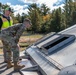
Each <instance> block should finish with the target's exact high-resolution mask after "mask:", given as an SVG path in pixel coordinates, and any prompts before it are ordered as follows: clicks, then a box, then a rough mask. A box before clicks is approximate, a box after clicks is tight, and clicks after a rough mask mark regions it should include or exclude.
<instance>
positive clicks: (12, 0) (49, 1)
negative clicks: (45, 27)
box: [0, 0, 65, 15]
mask: <svg viewBox="0 0 76 75" xmlns="http://www.w3.org/2000/svg"><path fill="white" fill-rule="evenodd" d="M0 2H1V3H2V4H8V5H10V7H11V8H12V9H14V15H16V14H18V13H19V14H22V13H25V14H27V12H28V9H27V7H28V5H30V4H32V3H36V4H37V5H38V6H41V4H43V3H44V4H46V6H47V7H49V8H50V11H51V10H53V9H56V8H58V7H63V5H64V2H65V0H0Z"/></svg>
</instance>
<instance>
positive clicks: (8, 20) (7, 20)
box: [0, 7, 13, 62]
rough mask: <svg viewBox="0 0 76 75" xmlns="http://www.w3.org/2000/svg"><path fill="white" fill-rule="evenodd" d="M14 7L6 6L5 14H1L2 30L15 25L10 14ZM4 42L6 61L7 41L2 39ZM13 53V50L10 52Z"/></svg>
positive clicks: (0, 25)
mask: <svg viewBox="0 0 76 75" xmlns="http://www.w3.org/2000/svg"><path fill="white" fill-rule="evenodd" d="M11 12H12V9H11V8H9V7H7V8H5V11H4V14H2V15H1V16H0V30H2V29H5V28H8V27H10V26H12V25H13V20H12V17H11V16H10V14H11ZM2 43H3V54H4V62H7V61H6V49H7V48H6V42H5V41H3V40H2ZM9 53H10V55H11V51H10V52H9Z"/></svg>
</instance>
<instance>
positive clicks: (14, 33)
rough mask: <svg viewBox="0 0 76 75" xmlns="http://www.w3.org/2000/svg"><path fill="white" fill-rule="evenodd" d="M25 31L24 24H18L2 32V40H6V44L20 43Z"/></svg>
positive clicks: (0, 33) (0, 35)
mask: <svg viewBox="0 0 76 75" xmlns="http://www.w3.org/2000/svg"><path fill="white" fill-rule="evenodd" d="M24 30H25V25H24V24H22V23H21V24H16V25H13V26H11V27H8V28H6V29H3V30H1V32H0V39H1V40H5V41H6V42H13V41H14V42H15V43H18V41H19V38H20V36H21V35H22V33H23V31H24Z"/></svg>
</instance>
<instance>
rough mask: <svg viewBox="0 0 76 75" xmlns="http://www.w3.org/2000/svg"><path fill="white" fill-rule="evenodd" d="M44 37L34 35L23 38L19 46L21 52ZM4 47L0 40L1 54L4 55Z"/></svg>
mask: <svg viewBox="0 0 76 75" xmlns="http://www.w3.org/2000/svg"><path fill="white" fill-rule="evenodd" d="M42 36H43V35H40V34H34V35H25V36H21V37H20V40H19V45H20V51H23V50H25V49H26V47H28V46H29V45H31V44H32V43H34V42H36V41H37V40H38V39H40V38H41V37H42ZM2 47H3V45H2V42H1V40H0V54H3V48H2Z"/></svg>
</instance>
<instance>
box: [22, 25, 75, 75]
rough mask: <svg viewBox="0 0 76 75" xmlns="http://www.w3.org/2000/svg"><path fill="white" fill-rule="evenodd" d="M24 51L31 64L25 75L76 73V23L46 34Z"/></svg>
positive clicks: (71, 74)
mask: <svg viewBox="0 0 76 75" xmlns="http://www.w3.org/2000/svg"><path fill="white" fill-rule="evenodd" d="M24 53H25V58H28V61H26V62H28V63H29V65H30V66H27V65H28V64H25V65H26V67H25V68H24V69H22V70H21V73H22V74H24V75H76V65H75V64H76V58H75V57H76V25H74V26H72V27H69V28H67V29H65V30H63V31H61V32H58V33H54V34H52V35H51V34H47V35H45V36H44V37H43V38H42V39H40V40H39V41H37V42H36V43H34V44H32V45H31V46H29V47H28V48H27V49H26V50H25V52H24ZM27 73H28V74H27Z"/></svg>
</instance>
